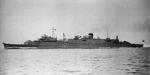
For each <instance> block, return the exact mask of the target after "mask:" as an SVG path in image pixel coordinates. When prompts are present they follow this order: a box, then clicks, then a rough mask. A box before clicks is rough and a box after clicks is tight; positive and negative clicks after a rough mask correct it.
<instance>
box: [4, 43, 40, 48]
mask: <svg viewBox="0 0 150 75" xmlns="http://www.w3.org/2000/svg"><path fill="white" fill-rule="evenodd" d="M3 45H4V48H5V49H23V48H28V49H30V48H38V46H37V45H24V44H8V43H3Z"/></svg>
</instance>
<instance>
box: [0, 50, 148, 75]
mask: <svg viewBox="0 0 150 75" xmlns="http://www.w3.org/2000/svg"><path fill="white" fill-rule="evenodd" d="M149 50H150V48H104V49H34V50H32V49H28V50H26V49H24V50H23V49H21V50H19V49H13V50H1V52H0V53H1V54H0V59H1V60H0V75H149V74H150V73H149V66H150V64H149V62H150V56H149V53H150V52H149Z"/></svg>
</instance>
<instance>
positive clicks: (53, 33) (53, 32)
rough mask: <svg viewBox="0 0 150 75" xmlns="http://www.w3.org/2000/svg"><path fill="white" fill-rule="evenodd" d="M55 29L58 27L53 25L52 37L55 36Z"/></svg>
mask: <svg viewBox="0 0 150 75" xmlns="http://www.w3.org/2000/svg"><path fill="white" fill-rule="evenodd" d="M55 31H56V29H55V28H54V27H52V37H53V38H55Z"/></svg>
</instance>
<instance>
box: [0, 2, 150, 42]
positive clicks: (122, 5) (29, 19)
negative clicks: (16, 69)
mask: <svg viewBox="0 0 150 75" xmlns="http://www.w3.org/2000/svg"><path fill="white" fill-rule="evenodd" d="M52 26H54V27H55V28H56V29H57V31H56V35H57V37H59V38H62V33H65V34H66V37H73V36H74V35H86V34H88V33H89V32H93V33H94V34H95V37H96V36H100V37H101V38H106V31H107V28H108V29H109V37H110V38H115V36H116V35H118V36H119V39H120V40H127V41H129V42H136V43H141V41H142V40H145V41H146V42H147V43H149V44H150V39H149V38H150V0H0V36H1V42H7V43H23V42H24V41H26V40H29V39H30V40H34V39H37V38H39V37H40V36H41V35H42V34H48V35H51V28H52Z"/></svg>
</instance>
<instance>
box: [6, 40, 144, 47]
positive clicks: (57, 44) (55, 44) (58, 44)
mask: <svg viewBox="0 0 150 75" xmlns="http://www.w3.org/2000/svg"><path fill="white" fill-rule="evenodd" d="M3 45H4V48H5V49H22V48H28V49H30V48H31V49H33V48H38V49H98V48H105V47H110V48H118V47H143V44H128V45H126V44H110V43H99V44H89V43H82V44H81V43H67V42H66V43H65V42H42V43H40V44H38V45H25V44H6V43H3Z"/></svg>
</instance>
